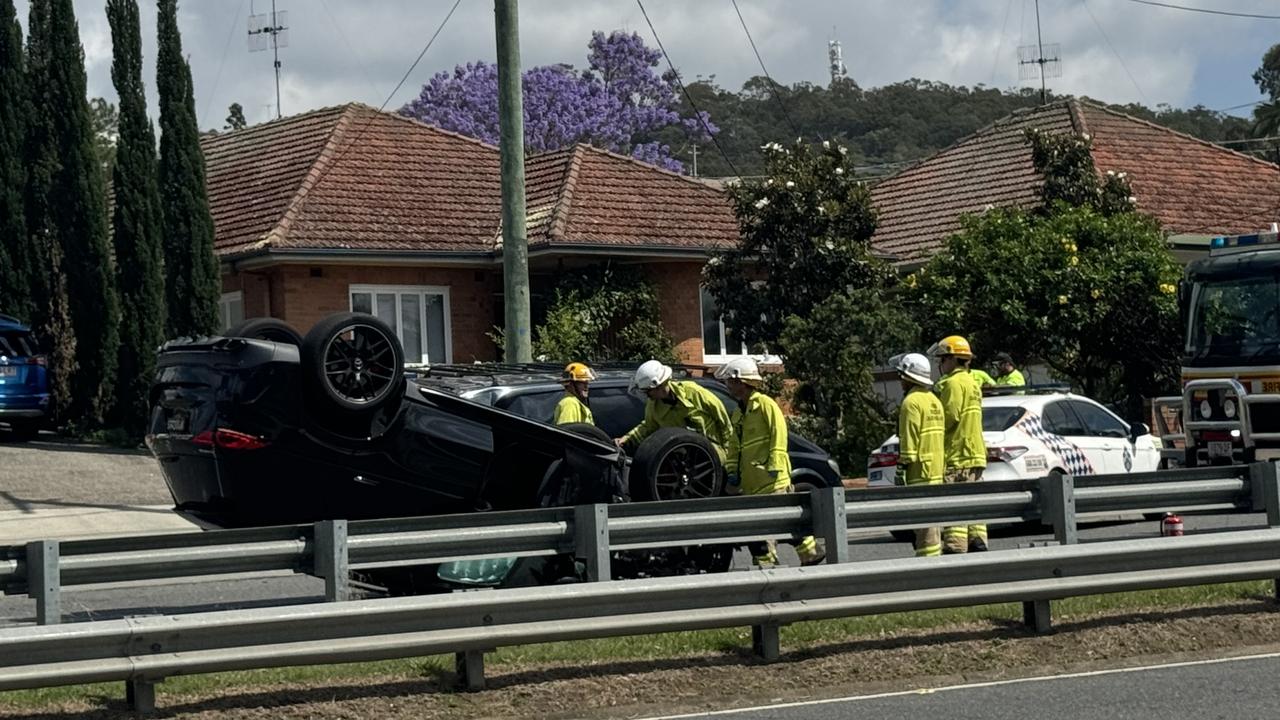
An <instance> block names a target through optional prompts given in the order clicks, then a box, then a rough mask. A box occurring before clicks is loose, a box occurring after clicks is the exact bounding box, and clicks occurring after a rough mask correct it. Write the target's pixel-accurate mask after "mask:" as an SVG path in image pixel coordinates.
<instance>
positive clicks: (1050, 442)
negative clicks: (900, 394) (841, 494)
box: [867, 387, 1160, 487]
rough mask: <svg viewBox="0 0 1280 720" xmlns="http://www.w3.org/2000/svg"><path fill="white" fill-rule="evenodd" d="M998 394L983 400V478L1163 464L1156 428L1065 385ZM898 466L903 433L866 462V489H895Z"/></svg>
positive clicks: (1137, 468) (1135, 469) (1140, 468)
mask: <svg viewBox="0 0 1280 720" xmlns="http://www.w3.org/2000/svg"><path fill="white" fill-rule="evenodd" d="M988 390H990V389H988ZM996 392H999V393H1002V394H991V395H986V396H984V397H983V398H982V438H983V440H985V441H986V444H987V469H986V472H984V473H983V475H982V477H983V479H984V480H1013V479H1019V478H1036V477H1042V476H1044V475H1047V474H1048V473H1049V472H1051V471H1053V470H1060V471H1062V472H1065V473H1070V474H1072V475H1102V474H1118V473H1127V472H1148V471H1151V470H1155V469H1156V468H1157V467H1159V464H1160V444H1159V441H1158V440H1157V439H1156V438H1154V437H1153V436H1152V435H1151V429H1150V428H1148V427H1147V426H1146V425H1145V424H1143V423H1135V424H1133V425H1130V424H1128V423H1126V422H1124V421H1123V420H1121V419H1120V418H1118V417H1116V416H1115V415H1114V414H1113V413H1112V412H1111V411H1110V410H1107V409H1106V408H1105V407H1103V406H1102V405H1099V404H1098V403H1096V402H1094V401H1093V400H1090V399H1089V398H1087V397H1083V396H1080V395H1073V394H1071V393H1069V392H1064V391H1063V390H1062V389H1060V388H1054V389H1051V390H1048V391H1045V390H1044V389H1038V388H1035V387H1030V388H1025V389H1023V388H1009V389H1008V390H1005V389H1000V390H997V391H996ZM1015 392H1016V393H1020V394H1012V393H1015ZM897 464H898V436H897V435H894V436H893V437H891V438H889V439H888V440H886V441H885V442H884V444H883V445H881V446H880V448H879V449H878V450H877V451H876V452H875V453H873V454H872V455H871V458H870V460H869V461H868V462H867V486H868V487H891V486H893V485H894V484H895V480H894V476H895V474H896V472H897Z"/></svg>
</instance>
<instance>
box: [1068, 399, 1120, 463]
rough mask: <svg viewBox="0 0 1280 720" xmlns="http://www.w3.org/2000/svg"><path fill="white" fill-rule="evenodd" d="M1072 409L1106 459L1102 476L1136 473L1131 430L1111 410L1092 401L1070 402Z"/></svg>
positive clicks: (1078, 400)
mask: <svg viewBox="0 0 1280 720" xmlns="http://www.w3.org/2000/svg"><path fill="white" fill-rule="evenodd" d="M1069 402H1070V403H1071V408H1072V409H1073V410H1075V412H1076V415H1078V416H1079V417H1080V420H1081V422H1083V423H1084V430H1085V433H1086V434H1087V436H1088V437H1089V442H1090V444H1091V445H1094V446H1096V447H1098V448H1099V449H1100V451H1101V453H1102V455H1103V469H1101V470H1099V472H1106V473H1116V474H1119V473H1127V472H1130V471H1132V470H1133V446H1132V445H1131V444H1130V442H1129V426H1128V425H1126V424H1125V422H1124V421H1123V420H1121V419H1120V418H1118V417H1116V416H1115V415H1113V414H1112V413H1111V412H1110V411H1109V410H1107V409H1106V408H1104V407H1102V406H1101V405H1098V404H1097V403H1094V402H1092V401H1089V400H1081V399H1075V400H1070V401H1069Z"/></svg>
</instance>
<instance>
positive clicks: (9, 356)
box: [0, 314, 49, 440]
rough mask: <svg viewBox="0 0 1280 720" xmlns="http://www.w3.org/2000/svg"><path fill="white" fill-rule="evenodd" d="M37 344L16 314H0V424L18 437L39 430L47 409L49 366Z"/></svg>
mask: <svg viewBox="0 0 1280 720" xmlns="http://www.w3.org/2000/svg"><path fill="white" fill-rule="evenodd" d="M47 365H48V363H47V360H46V358H45V356H44V354H42V353H41V352H40V348H39V344H38V343H37V342H36V340H35V338H34V337H33V336H32V335H31V328H29V327H27V326H26V325H24V324H23V323H22V321H20V320H18V319H17V318H15V317H11V316H9V315H2V314H0V425H5V426H7V427H8V430H9V433H10V435H11V436H12V437H13V438H14V439H17V440H30V439H32V438H34V437H35V436H36V433H38V432H40V428H41V427H42V426H43V425H44V423H45V419H46V417H47V415H48V412H49V370H48V368H47Z"/></svg>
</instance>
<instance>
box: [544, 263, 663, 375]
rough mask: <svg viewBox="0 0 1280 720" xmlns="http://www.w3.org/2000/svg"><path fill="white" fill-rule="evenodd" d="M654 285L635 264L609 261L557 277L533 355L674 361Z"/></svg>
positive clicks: (555, 358)
mask: <svg viewBox="0 0 1280 720" xmlns="http://www.w3.org/2000/svg"><path fill="white" fill-rule="evenodd" d="M661 312H662V308H661V306H660V305H659V303H658V292H657V288H656V286H655V285H654V283H653V281H652V280H650V279H649V278H648V277H647V276H645V275H644V274H643V273H642V271H640V270H639V269H638V268H636V267H634V266H629V265H614V264H612V263H605V264H601V265H592V266H589V267H585V268H581V269H577V270H566V271H564V272H562V273H561V274H560V275H559V277H557V284H556V291H555V298H554V300H553V301H552V303H551V305H550V307H548V308H547V316H546V320H545V321H544V322H543V323H542V324H540V325H538V326H537V327H536V328H534V339H533V354H534V356H535V357H538V358H545V359H546V360H550V361H554V362H572V361H575V360H577V361H582V362H588V363H591V362H602V361H608V360H649V359H658V360H662V361H664V362H674V361H675V360H676V351H675V343H674V342H673V341H672V339H671V336H670V335H668V334H667V331H666V329H665V328H664V327H663V326H662V321H661V320H659V319H658V318H659V317H660V316H661Z"/></svg>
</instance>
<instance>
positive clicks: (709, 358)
mask: <svg viewBox="0 0 1280 720" xmlns="http://www.w3.org/2000/svg"><path fill="white" fill-rule="evenodd" d="M704 289H705V288H702V287H699V288H698V342H699V343H701V344H702V362H703V364H705V365H723V364H724V363H727V362H729V361H730V360H734V359H737V358H751V359H753V360H755V361H756V362H757V363H760V364H762V365H779V364H781V363H782V358H781V357H779V356H777V355H770V354H768V353H765V354H753V353H749V352H747V345H746V343H743V344H742V352H739V353H727V352H721V353H720V354H719V355H711V354H709V353H707V340H706V337H705V336H703V334H702V333H703V327H702V317H703V315H704V314H705V313H704V312H703V310H704V308H703V307H702V292H703V290H704ZM719 325H720V348H721V350H722V351H723V350H728V349H729V342H728V333H727V332H726V330H725V326H724V315H721V316H720V317H719Z"/></svg>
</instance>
